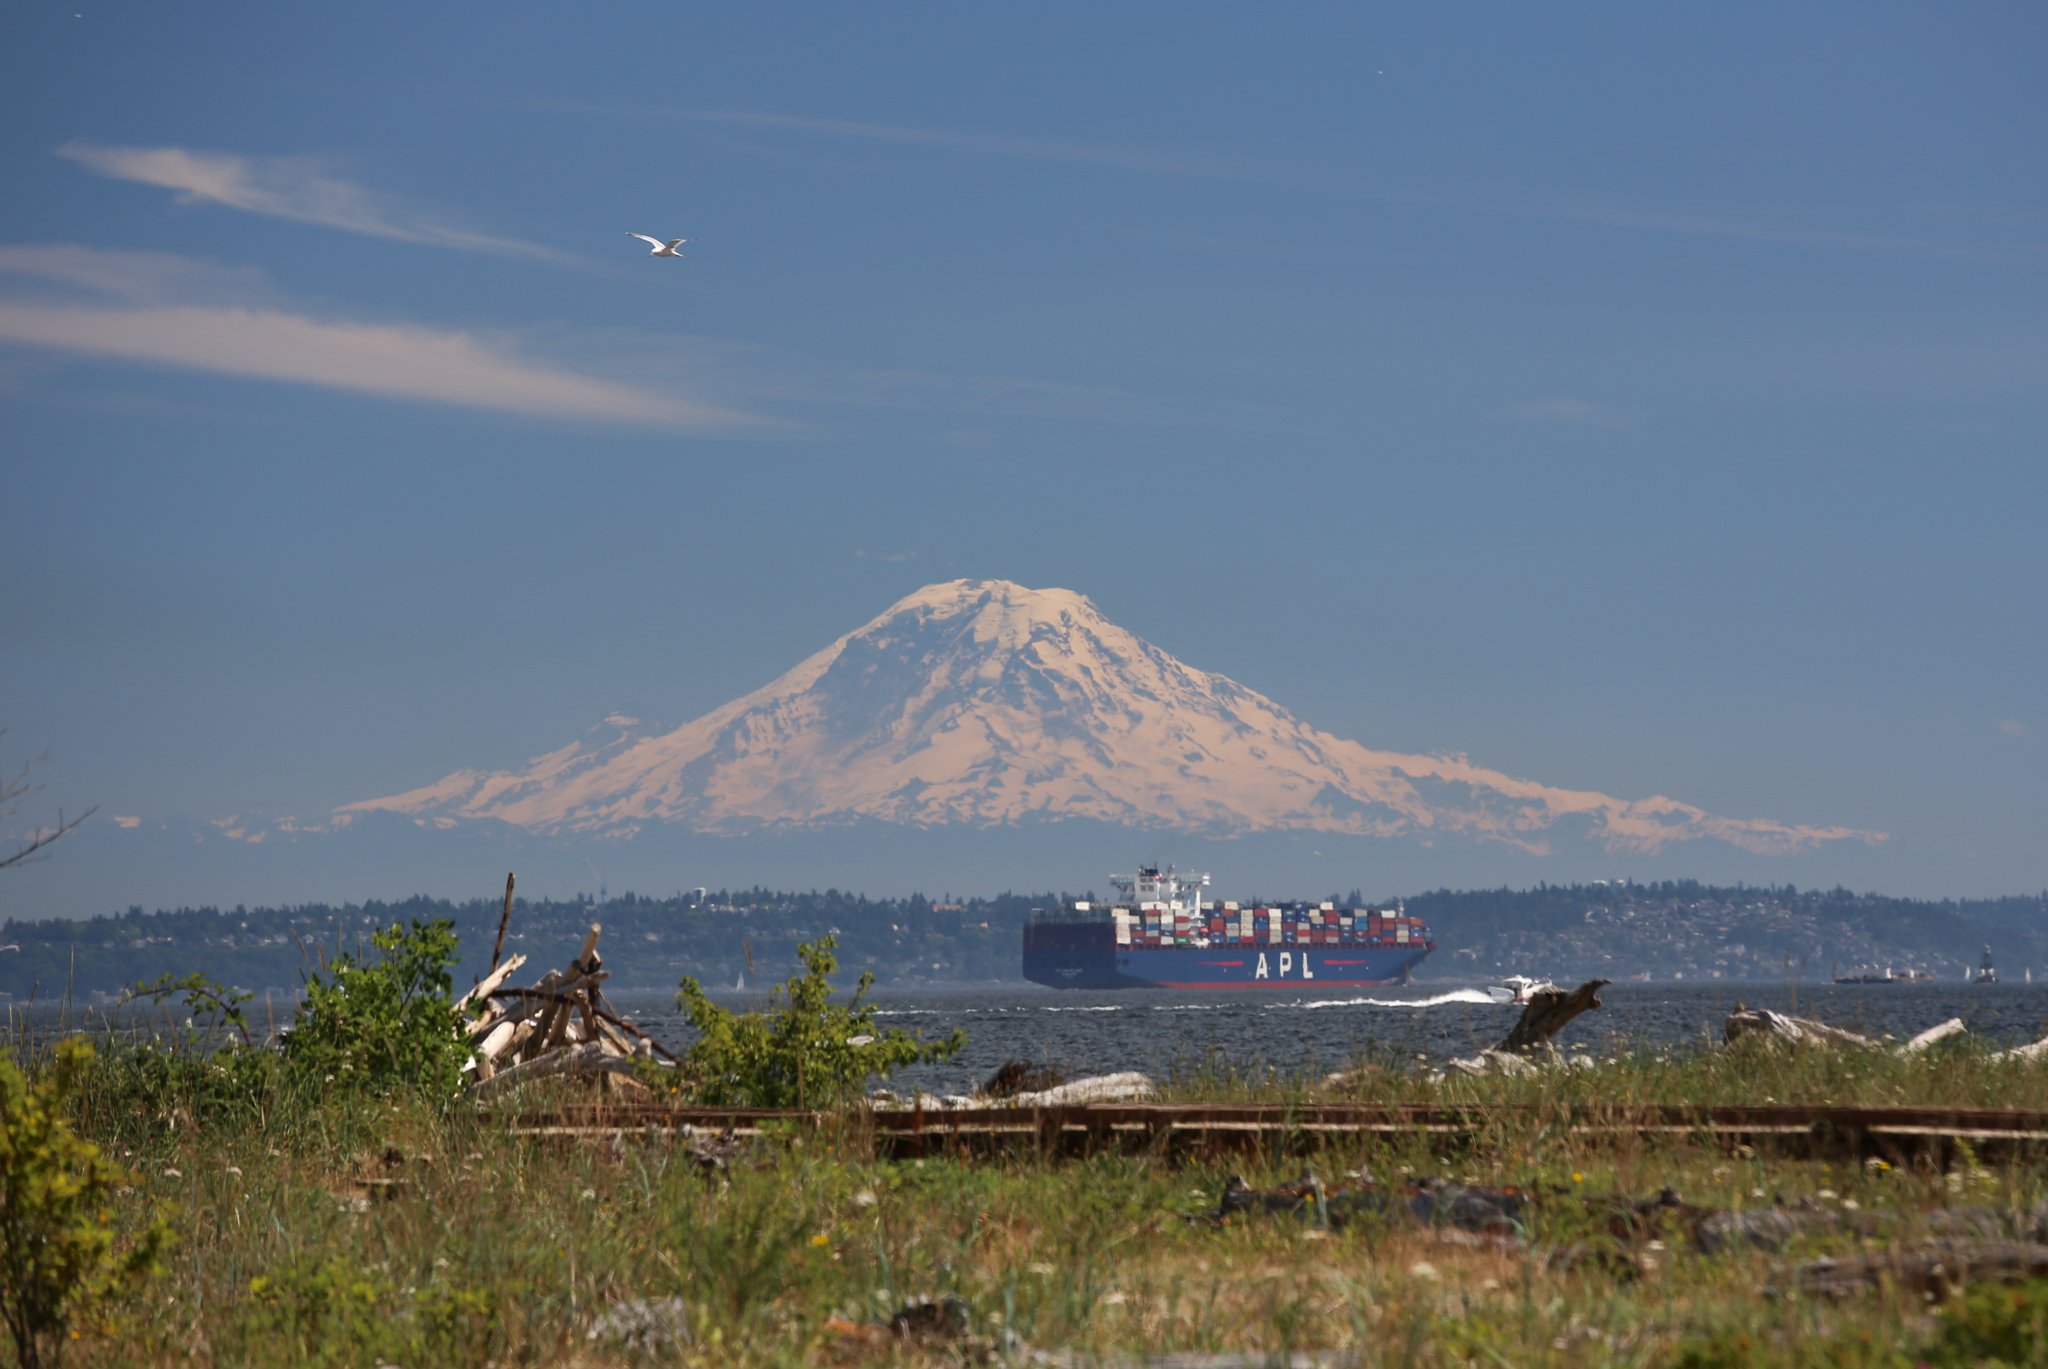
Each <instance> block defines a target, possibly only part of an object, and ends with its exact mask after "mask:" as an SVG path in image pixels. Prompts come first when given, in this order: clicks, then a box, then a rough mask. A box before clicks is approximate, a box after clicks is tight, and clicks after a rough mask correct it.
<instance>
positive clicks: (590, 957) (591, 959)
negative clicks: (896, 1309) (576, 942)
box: [571, 922, 604, 974]
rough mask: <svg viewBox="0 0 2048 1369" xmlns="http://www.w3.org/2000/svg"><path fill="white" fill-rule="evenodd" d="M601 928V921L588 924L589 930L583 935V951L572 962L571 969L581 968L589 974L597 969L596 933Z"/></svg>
mask: <svg viewBox="0 0 2048 1369" xmlns="http://www.w3.org/2000/svg"><path fill="white" fill-rule="evenodd" d="M603 930H604V924H603V923H601V922H593V923H591V924H590V930H589V931H588V932H587V933H585V934H584V937H583V953H582V954H581V955H579V956H577V957H576V959H575V960H574V962H572V964H571V968H572V969H578V970H581V971H583V972H584V973H585V974H589V973H591V972H592V971H594V970H596V969H597V966H598V959H597V934H598V933H599V932H601V931H603Z"/></svg>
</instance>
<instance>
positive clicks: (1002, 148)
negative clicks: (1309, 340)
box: [622, 109, 1330, 186]
mask: <svg viewBox="0 0 2048 1369" xmlns="http://www.w3.org/2000/svg"><path fill="white" fill-rule="evenodd" d="M622 112H623V111H622ZM638 112H643V113H649V114H658V115H663V116H667V117H670V118H677V119H685V120H688V121H690V122H692V123H699V124H721V125H725V126H727V127H732V128H752V129H767V130H775V131H780V132H785V133H807V134H815V135H819V136H822V137H828V138H839V139H845V140H849V141H858V142H867V143H893V144H896V145H898V146H904V147H925V148H933V149H936V150H939V151H944V152H963V153H972V154H975V155H979V156H997V157H1011V158H1016V159H1018V160H1022V161H1034V162H1065V163H1068V164H1070V165H1076V166H1097V167H1103V168H1106V169H1108V170H1112V171H1136V172H1142V173H1144V174H1146V175H1152V176H1181V177H1188V178H1192V179H1198V180H1212V181H1237V182H1243V183H1246V184H1253V185H1287V184H1311V183H1313V184H1322V185H1326V186H1327V185H1328V184H1330V182H1329V181H1328V180H1327V179H1326V178H1323V177H1320V176H1316V175H1314V174H1312V173H1309V172H1304V171H1299V170H1292V169H1288V168H1283V167H1266V166H1251V165H1247V164H1244V163H1241V162H1224V161H1216V160H1214V159H1210V158H1203V157H1182V156H1175V155H1173V154H1171V153H1164V152H1153V151H1146V150H1143V149H1136V148H1119V147H1104V146H1099V145H1096V144H1091V143H1067V142H1058V141H1055V140H1051V139H1044V138H1016V137H1008V136H1005V135H1002V134H990V133H960V132H955V131H952V130H949V129H936V128H913V127H909V126H906V125H903V124H878V123H867V122H864V121H861V120H857V119H819V118H812V117H809V116H806V115H801V114H776V113H771V112H767V111H762V110H746V109H663V110H647V111H638Z"/></svg>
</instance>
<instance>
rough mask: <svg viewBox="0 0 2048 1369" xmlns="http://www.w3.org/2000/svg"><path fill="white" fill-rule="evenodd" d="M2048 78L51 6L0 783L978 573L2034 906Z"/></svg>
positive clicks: (187, 762) (112, 778)
mask: <svg viewBox="0 0 2048 1369" xmlns="http://www.w3.org/2000/svg"><path fill="white" fill-rule="evenodd" d="M2044 40H2048V11H2043V10H2042V9H2041V8H2040V7H2039V6H2036V5H2026V4H2005V5H1995V4H1987V5H1950V6H1894V5H1873V4H1853V5H1846V4H1845V5H1811V6H1798V7H1783V6H1762V5H1758V6H1740V5H1736V6H1714V7H1711V8H1709V7H1699V8H1694V9H1689V10H1678V9H1675V8H1673V7H1665V6H1640V5H1612V6H1598V5H1583V6H1574V7H1571V8H1569V9H1565V10H1559V9H1557V8H1555V7H1550V8H1543V9H1538V8H1535V7H1528V6H1505V5H1503V6H1468V7H1455V8H1453V7H1428V8H1425V7H1412V8H1410V9H1408V10H1406V11H1403V12H1388V13H1372V12H1369V11H1366V10H1364V9H1363V7H1356V6H1324V7H1315V6H1293V7H1287V8H1284V9H1279V10H1270V9H1269V10H1265V11H1259V10H1255V9H1252V8H1247V7H1242V6H1223V5H1175V6H1164V5H1145V6H1137V5H1133V6H1123V7H1101V6H1080V5H1073V6H1034V7H1028V8H1027V7H1014V8H1010V9H1003V10H998V9H995V8H992V7H968V6H904V5H897V6H873V7H839V6H822V5H821V6H782V7H772V6H746V7H725V8H713V7H685V6H635V7H631V8H628V7H623V6H621V7H589V6H584V7H575V8H573V9H572V8H570V7H552V6H546V7H544V6H521V5H500V6H492V7H490V8H488V9H486V8H483V7H452V6H451V7H426V8H422V7H418V6H374V5H372V6H357V7H347V8H330V9H328V10H324V11H312V10H306V9H303V8H280V7H275V6H259V5H245V6H234V5H218V6H207V7H203V8H199V9H193V8H189V7H173V6H161V5H132V4H122V5H98V4H94V3H92V2H91V0H72V2H71V3H69V4H65V5H47V4H39V3H30V4H20V5H15V6H11V7H9V8H8V9H7V11H6V12H5V14H4V15H0V76H4V78H5V79H4V81H0V90H4V91H5V92H6V93H5V94H4V95H0V100H4V101H5V106H6V111H7V116H8V117H7V118H6V119H5V121H4V122H0V158H4V164H5V167H6V175H7V184H8V186H9V188H10V189H9V193H8V194H7V195H6V196H4V197H0V425H4V433H5V441H4V444H0V491H4V493H0V512H4V521H0V529H4V536H0V583H4V584H5V586H6V592H5V593H4V594H0V725H4V726H5V727H7V728H8V729H9V735H8V737H7V739H6V742H5V744H4V745H5V747H6V751H5V754H0V761H15V760H18V759H19V758H20V757H21V756H23V755H24V754H26V753H29V752H34V751H42V750H45V749H47V750H48V751H49V752H50V753H51V756H50V759H49V761H48V762H47V763H46V764H45V765H44V767H43V768H42V771H41V775H42V777H43V779H44V780H45V782H46V785H47V787H46V789H45V791H44V792H43V793H42V794H41V795H39V796H37V801H38V802H39V803H43V804H46V805H47V806H49V807H51V808H54V807H55V806H56V805H57V804H59V803H63V804H65V805H67V806H69V807H71V808H73V809H75V808H77V807H79V806H82V805H83V804H85V803H88V802H98V803H100V804H101V805H102V807H103V810H104V811H107V812H116V813H137V814H145V815H149V816H152V817H164V818H171V817H186V818H202V819H203V818H211V817H215V816H220V815H225V814H228V813H234V812H246V811H249V810H252V809H256V808H268V809H270V810H273V811H284V812H299V813H314V812H319V811H323V810H325V809H326V808H329V807H331V806H333V805H335V804H339V803H344V802H348V801H351V800H354V799H359V798H364V797H368V796H372V795H377V794H384V793H390V792H395V791H397V790H399V789H403V788H408V787H411V786H413V785H416V784H419V783H423V782H426V781H427V780H430V779H433V778H435V777H438V776H440V775H442V774H444V773H446V772H448V771H449V770H452V769H455V768H457V767H460V766H471V765H473V766H479V767H499V766H505V765H510V764H513V763H515V762H517V761H519V760H520V759H522V758H524V757H526V756H529V755H532V754H535V753H537V752H539V751H542V750H545V749H548V748H551V747H553V746H556V745H559V744H561V743H563V742H565V741H567V740H569V739H570V738H571V737H573V736H575V735H577V734H578V733H580V732H581V730H582V729H583V728H584V727H585V726H587V725H589V723H591V722H594V721H595V720H596V719H597V718H599V717H601V716H603V715H604V714H605V713H607V712H609V711H611V710H613V709H624V710H626V711H628V712H631V713H634V714H638V715H641V716H644V717H648V718H656V719H666V720H670V721H675V722H680V721H683V720H685V719H688V718H690V717H694V716H696V715H697V714H699V713H702V712H704V711H706V710H708V709H709V708H711V707H714V706H716V705H717V704H719V703H722V702H724V701H725V700H727V699H729V698H731V697H733V696H735V695H737V694H739V693H741V692H743V691H745V690H747V689H751V688H753V687H755V686H757V685H759V684H761V683H762V682H764V681H766V680H767V679H768V678H770V677H771V676H773V675H774V674H776V673H778V672H779V671H781V670H782V669H784V668H786V667H787V666H789V665H790V664H792V663H794V662H795V661H796V660H797V659H799V658H800V657H802V656H803V655H805V654H807V653H808V652H810V651H812V650H814V649H816V648H817V647H819V646H821V645H823V644H824V643H825V642H826V641H829V640H830V639H831V638H832V637H834V636H836V635H838V634H839V633H841V632H844V631H846V630H848V629H850V628H852V627H854V626H857V625H858V624H859V623H861V622H863V621H865V620H866V619H867V618H869V617H871V616H872V615H874V614H875V613H877V612H879V611H880V610H882V609H883V608H885V607H886V606H887V605H888V604H889V603H891V602H892V601H893V600H895V599H896V598H898V597H899V596H901V595H902V594H904V593H907V592H909V591H910V590H912V589H914V588H916V587H917V586H919V585H921V584H924V583H927V582H930V581H934V580H941V579H950V578H954V577H957V576H991V577H1003V578H1010V579H1015V580H1019V581H1022V582H1024V583H1027V584H1032V585H1041V586H1043V585H1061V586H1066V587H1070V588H1073V589H1077V590H1080V591H1082V592H1084V593H1086V594H1088V595H1090V596H1091V597H1093V598H1094V599H1095V600H1096V602H1097V603H1098V604H1100V605H1101V606H1102V607H1103V609H1104V610H1105V611H1106V612H1107V613H1109V615H1110V616H1111V617H1112V618H1114V619H1116V620H1117V621H1119V622H1121V623H1123V624H1124V625H1126V626H1128V627H1130V628H1131V629H1133V630H1134V631H1137V632H1138V633H1140V634H1141V635H1144V636H1146V637H1149V638H1150V639H1152V640H1154V641H1156V642H1157V643H1158V644H1159V645H1161V646H1163V647H1165V648H1166V649H1168V650H1170V651H1172V652H1174V653H1176V654H1178V655H1179V656H1181V657H1182V658H1183V659H1185V660H1187V661H1189V662H1190V663H1192V664H1195V665H1198V666H1202V667H1205V668H1208V669H1212V670H1218V671H1222V672H1224V673H1226V674H1228V675H1231V676H1232V677H1234V678H1236V679H1238V680H1240V681H1242V682H1244V683H1246V684H1248V685H1251V686H1253V687H1254V688H1257V689H1260V690H1262V691H1264V692H1265V693H1267V694H1269V695H1271V696H1273V697H1274V698H1276V699H1277V700H1279V701H1280V702H1281V703H1283V704H1285V705H1286V706H1288V707H1289V708H1291V709H1292V710H1294V711H1295V712H1296V713H1298V714H1300V715H1301V716H1302V717H1304V718H1305V719H1307V720H1308V721H1310V722H1312V723H1314V724H1316V725H1317V726H1320V727H1323V728H1327V729H1328V730H1331V731H1333V732H1336V733H1339V734H1341V735H1346V736H1352V737H1356V738H1358V739H1360V740H1362V741H1365V742H1367V743H1368V744H1371V745H1374V746H1378V747H1384V748H1389V749H1412V750H1424V751H1440V750H1441V751H1463V752H1467V753H1469V754H1470V755H1472V757H1473V758H1474V759H1475V760H1477V761H1480V762H1482V763H1484V764H1486V765H1489V766H1492V767H1495V768H1498V769H1502V770H1506V771H1508V772H1510V773H1514V774H1520V775H1526V776H1529V777H1531V778H1535V779H1540V780H1542V781H1544V782H1546V783H1551V784H1559V785H1567V786H1583V787H1587V788H1597V789H1601V790H1604V791H1606V792H1609V793H1614V794H1621V795H1647V794H1651V793H1665V794H1670V795H1673V796H1676V797H1679V798H1682V799H1685V800H1687V801H1689V802H1693V803H1697V804H1699V805H1701V806H1702V807H1705V808H1708V809H1710V810H1712V811H1715V812H1723V813H1733V814H1740V815H1758V816H1771V817H1776V818H1780V819H1784V820H1787V821H1794V822H1809V823H1832V824H1840V825H1844V826H1852V827H1857V828H1873V829H1878V830H1883V831H1886V832H1888V833H1890V834H1892V840H1891V842H1889V843H1888V844H1887V845H1886V846H1885V847H1883V848H1882V849H1879V850H1876V851H1870V850H1866V849H1864V848H1861V847H1857V848H1856V849H1854V850H1841V851H1835V852H1831V853H1830V854H1829V856H1828V860H1827V861H1826V862H1822V863H1821V864H1820V865H1812V864H1809V865H1806V866H1802V867H1801V877H1802V878H1828V879H1840V880H1842V881H1843V882H1845V883H1848V884H1851V885H1852V886H1857V887H1873V888H1882V889H1887V890H1892V891H1897V892H1912V893H1971V892H1987V891H1998V892H2003V891H2017V890H2038V889H2040V888H2041V887H2043V886H2044V884H2048V865H2044V857H2043V850H2044V849H2048V848H2044V846H2043V843H2042V841H2041V836H2042V834H2043V832H2044V830H2048V798H2044V797H2043V795H2044V793H2048V786H2044V783H2043V781H2044V778H2048V639H2044V634H2043V632H2042V631H2041V624H2042V621H2043V618H2044V613H2043V609H2042V599H2043V592H2044V589H2048V550H2044V544H2043V540H2042V511H2043V509H2044V507H2048V474H2044V463H2043V453H2044V450H2048V441H2044V439H2048V322H2044V320H2048V298H2044V295H2048V291H2044V288H2043V287H2044V281H2048V199H2044V191H2043V187H2044V186H2048V136H2044V134H2048V93H2044V88H2043V85H2042V83H2041V81H2040V80H2039V78H2038V70H2037V67H2038V55H2039V53H2040V52H2041V51H2042V50H2043V47H2044ZM629 231H638V232H645V233H651V234H656V235H659V236H663V237H670V236H678V235H687V236H689V237H691V238H693V239H694V240H695V241H693V242H692V243H691V244H690V245H689V246H688V247H687V248H685V251H686V253H687V255H686V257H685V258H684V259H683V260H681V261H656V260H650V259H648V258H647V256H646V255H645V252H646V249H645V248H644V246H642V245H640V244H637V243H635V242H633V241H632V240H631V239H629V238H627V237H626V236H625V234H626V233H627V232H629ZM24 816H33V814H25V815H24ZM1696 856H1697V857H1698V859H1695V857H1696ZM1575 861H1576V863H1574V862H1575ZM1669 865H1670V869H1669V873H1671V874H1673V875H1684V874H1693V873H1704V874H1709V875H1711V874H1713V873H1714V870H1713V868H1712V867H1711V863H1710V862H1709V861H1708V860H1707V858H1706V856H1705V853H1698V852H1689V851H1687V850H1684V849H1680V850H1679V851H1677V852H1674V853H1673V854H1672V855H1671V856H1670V857H1669ZM1597 866H1598V860H1597V858H1595V856H1593V855H1587V856H1583V857H1573V858H1570V859H1560V862H1559V865H1558V868H1557V870H1556V872H1555V873H1556V877H1562V878H1569V877H1574V876H1577V875H1581V874H1590V873H1597V872H1598V871H1597ZM1444 877H1445V882H1449V883H1457V882H1459V881H1458V880H1457V878H1456V872H1455V871H1454V870H1446V871H1445V876H1444ZM386 892H394V893H395V892H399V891H396V890H392V891H386ZM0 898H4V890H0ZM4 908H5V904H4V902H0V910H4Z"/></svg>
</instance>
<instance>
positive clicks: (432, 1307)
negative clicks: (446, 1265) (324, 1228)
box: [235, 1255, 505, 1366]
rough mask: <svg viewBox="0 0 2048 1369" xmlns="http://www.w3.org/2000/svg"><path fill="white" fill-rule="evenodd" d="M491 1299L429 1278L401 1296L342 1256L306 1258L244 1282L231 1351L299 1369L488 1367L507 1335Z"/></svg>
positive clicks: (381, 1277)
mask: <svg viewBox="0 0 2048 1369" xmlns="http://www.w3.org/2000/svg"><path fill="white" fill-rule="evenodd" d="M495 1310H496V1309H494V1308H493V1306H492V1305H491V1301H490V1298H489V1296H488V1295H487V1294H486V1293H485V1292H483V1291H482V1290H481V1289H475V1288H459V1287H456V1286H454V1285H452V1284H449V1283H446V1282H443V1281H441V1280H439V1279H436V1280H435V1281H433V1282H430V1283H428V1284H426V1285H425V1286H424V1287H419V1288H414V1287H404V1288H401V1287H398V1286H396V1285H395V1284H394V1283H393V1281H392V1279H391V1278H390V1277H389V1276H388V1275H386V1274H384V1273H382V1272H381V1271H379V1270H375V1269H369V1268H364V1267H362V1266H360V1265H359V1264H357V1263H356V1262H354V1261H352V1260H350V1259H348V1258H346V1257H344V1256H341V1255H330V1256H327V1257H326V1258H323V1259H305V1260H300V1261H297V1262H294V1263H291V1264H288V1265H285V1266H283V1267H282V1268H280V1269H279V1270H278V1271H277V1272H276V1273H274V1274H259V1275H257V1276H255V1277H254V1278H252V1279H250V1280H249V1291H248V1296H247V1297H245V1298H244V1299H242V1301H241V1302H240V1304H239V1305H238V1307H237V1309H236V1317H235V1334H236V1336H237V1337H239V1339H240V1341H241V1344H240V1346H238V1347H235V1348H236V1349H237V1351H238V1352H239V1353H240V1354H242V1355H246V1356H247V1357H248V1358H249V1359H250V1360H253V1361H261V1362H268V1363H291V1364H301V1365H321V1366H324V1365H336V1366H339V1365H357V1364H382V1363H399V1364H450V1365H452V1364H478V1365H481V1364H490V1363H495V1362H496V1361H497V1359H498V1357H499V1355H500V1354H501V1353H502V1352H503V1349H504V1341H505V1334H504V1329H503V1327H502V1326H501V1325H500V1322H501V1320H502V1319H501V1318H500V1317H498V1316H496V1315H494V1313H495Z"/></svg>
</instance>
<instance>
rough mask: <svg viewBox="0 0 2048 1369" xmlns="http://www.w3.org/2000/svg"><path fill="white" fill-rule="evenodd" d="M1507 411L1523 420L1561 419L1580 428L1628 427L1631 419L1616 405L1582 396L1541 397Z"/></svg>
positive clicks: (1559, 421) (1545, 420)
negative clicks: (1606, 405) (1594, 401)
mask: <svg viewBox="0 0 2048 1369" xmlns="http://www.w3.org/2000/svg"><path fill="white" fill-rule="evenodd" d="M1508 413H1509V414H1510V415H1511V416H1512V417H1515V418H1519V419H1521V420H1522V421H1523V422H1524V423H1561V424H1565V425H1567V426H1570V427H1578V428H1626V427H1627V426H1628V419H1627V418H1625V417H1623V416H1622V415H1621V414H1619V413H1616V412H1615V411H1614V410H1613V409H1609V408H1606V407H1604V406H1602V405H1599V404H1589V403H1587V402H1586V401H1585V400H1583V399H1539V400H1535V401H1533V402H1531V403H1528V404H1516V405H1514V406H1512V407H1510V408H1509V410H1508Z"/></svg>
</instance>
